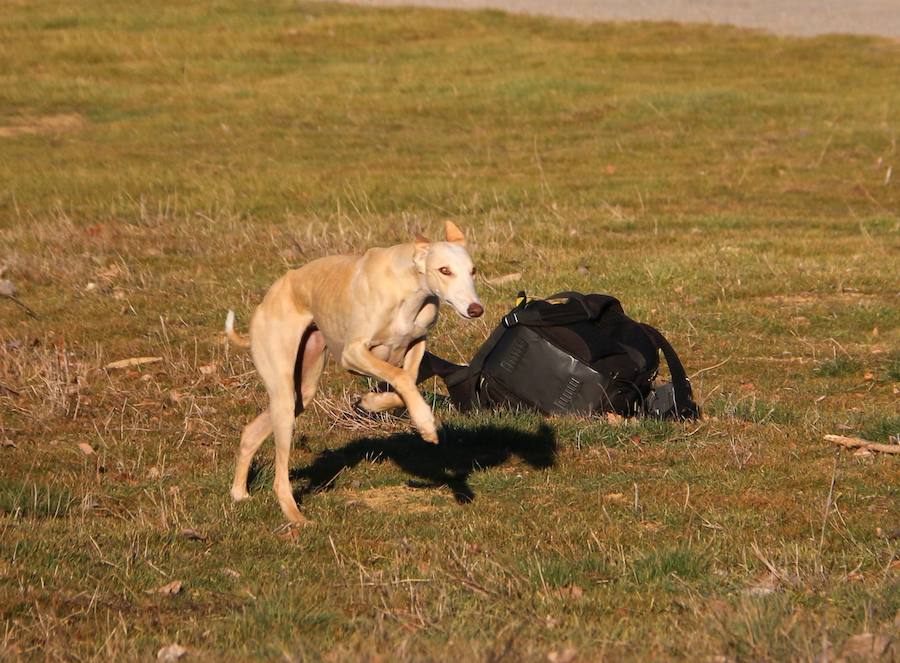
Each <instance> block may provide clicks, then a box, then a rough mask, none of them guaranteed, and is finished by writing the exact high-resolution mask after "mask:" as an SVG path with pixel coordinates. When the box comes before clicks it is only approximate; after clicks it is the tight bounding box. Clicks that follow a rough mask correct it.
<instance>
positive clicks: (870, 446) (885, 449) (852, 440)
mask: <svg viewBox="0 0 900 663" xmlns="http://www.w3.org/2000/svg"><path fill="white" fill-rule="evenodd" d="M825 440H826V441H828V442H833V443H834V444H839V445H840V446H842V447H847V448H848V449H857V448H859V449H866V450H868V451H879V452H881V453H883V454H900V444H881V443H879V442H869V440H864V439H862V438H861V437H846V436H844V435H826V436H825Z"/></svg>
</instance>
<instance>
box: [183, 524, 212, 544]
mask: <svg viewBox="0 0 900 663" xmlns="http://www.w3.org/2000/svg"><path fill="white" fill-rule="evenodd" d="M181 536H183V537H184V538H186V539H188V540H190V541H206V536H204V535H203V534H201V533H200V532H198V531H197V530H195V529H192V528H190V527H188V528H186V529H183V530H181Z"/></svg>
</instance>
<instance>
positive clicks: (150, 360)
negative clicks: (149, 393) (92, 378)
mask: <svg viewBox="0 0 900 663" xmlns="http://www.w3.org/2000/svg"><path fill="white" fill-rule="evenodd" d="M158 361H162V357H130V358H129V359H119V360H117V361H111V362H109V363H108V364H107V365H106V366H104V367H103V368H106V369H114V368H130V367H131V366H142V365H143V364H155V363H156V362H158Z"/></svg>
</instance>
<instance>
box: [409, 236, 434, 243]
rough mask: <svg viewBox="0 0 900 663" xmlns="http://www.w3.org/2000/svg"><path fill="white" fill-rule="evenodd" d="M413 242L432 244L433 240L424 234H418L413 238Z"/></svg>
mask: <svg viewBox="0 0 900 663" xmlns="http://www.w3.org/2000/svg"><path fill="white" fill-rule="evenodd" d="M413 241H414V242H415V243H416V244H431V240H430V239H428V238H427V237H425V235H423V234H422V233H416V236H415V237H414V238H413Z"/></svg>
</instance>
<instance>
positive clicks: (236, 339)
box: [225, 311, 250, 348]
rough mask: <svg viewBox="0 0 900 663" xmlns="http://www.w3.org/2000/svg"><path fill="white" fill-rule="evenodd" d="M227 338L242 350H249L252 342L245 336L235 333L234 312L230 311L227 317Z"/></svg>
mask: <svg viewBox="0 0 900 663" xmlns="http://www.w3.org/2000/svg"><path fill="white" fill-rule="evenodd" d="M225 336H227V337H228V340H229V341H231V342H232V343H234V344H235V345H237V346H238V347H241V348H249V347H250V341H249V340H248V339H247V337H245V336H241V335H240V334H238V333H237V332H236V331H234V311H228V315H226V316H225Z"/></svg>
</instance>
